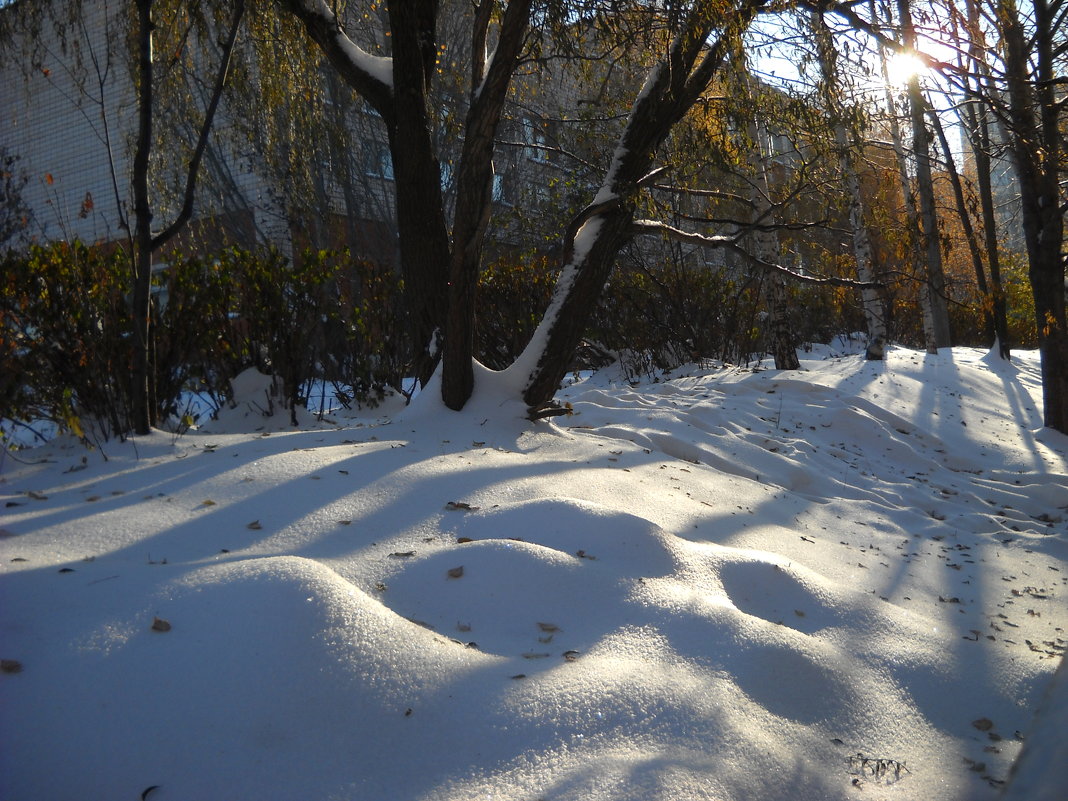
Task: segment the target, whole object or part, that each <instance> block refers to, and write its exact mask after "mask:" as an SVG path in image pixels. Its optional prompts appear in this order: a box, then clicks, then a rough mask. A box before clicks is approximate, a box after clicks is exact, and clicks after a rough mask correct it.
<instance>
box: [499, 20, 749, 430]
mask: <svg viewBox="0 0 1068 801" xmlns="http://www.w3.org/2000/svg"><path fill="white" fill-rule="evenodd" d="M764 2H765V0H743V2H742V3H741V5H740V6H739V7H736V8H735V9H733V10H731V11H724V10H723V9H722V8H721V7H720V4H719V3H716V2H712V0H703V1H702V2H697V3H694V4H692V5H691V6H690V7H689V11H687V12H686V15H685V18H684V19H682V20H681V24H680V28H679V33H678V34H676V35H675V37H674V39H673V40H672V42H671V45H670V47H669V48H668V51H667V52H666V54H665V55H664V57H663V59H662V60H661V61H660V62H659V63H657V64H656V65H655V66H654V67H653V68H652V70H651V71H650V72H649V75H648V77H647V78H646V82H645V86H644V87H643V88H642V91H641V92H640V93H639V95H638V97H637V99H636V100H635V101H634V104H633V106H632V107H631V112H630V116H629V118H628V120H627V124H626V126H625V127H624V130H623V133H622V134H621V136H620V139H619V143H618V144H617V146H616V149H615V154H614V157H613V159H612V166H611V167H610V168H609V171H608V174H607V176H606V177H605V181H604V183H603V185H602V187H601V190H600V191H599V192H598V193H597V196H596V197H595V198H594V200H593V202H591V203H590V204H589V205H588V206H587V207H586V208H585V209H584V210H583V211H582V212H580V213H579V214H578V215H577V216H576V217H575V219H574V220H572V222H571V224H570V225H569V226H568V231H567V234H566V236H565V238H564V242H565V258H564V267H563V271H562V272H561V274H560V278H559V280H558V281H557V284H556V288H555V290H554V292H553V298H552V300H551V302H550V304H549V308H548V310H547V311H546V313H545V316H544V317H543V318H542V321H541V323H540V324H539V325H538V328H537V330H536V331H535V332H534V336H533V338H532V339H531V341H530V343H529V344H528V345H527V347H526V348H525V349H524V351H523V353H522V354H520V356H519V358H518V359H517V360H516V362H515V363H514V364H513V365H512V366H511V367H510V368H508V369H509V371H513V370H514V371H518V372H520V373H522V374H523V375H525V380H524V390H523V399H524V400H525V401H526V402H527V404H528V405H529V406H530V407H531V408H532V409H534V408H538V407H541V406H544V405H546V404H548V403H550V402H551V400H552V396H553V394H554V393H555V392H556V389H557V388H558V387H559V386H560V381H561V380H562V379H563V377H564V375H565V374H566V373H567V368H568V365H569V362H570V360H571V357H572V354H573V353H574V352H575V348H576V347H577V345H578V343H579V340H580V338H581V336H582V332H583V330H584V329H585V327H586V323H587V322H588V320H589V318H590V315H591V314H592V313H593V309H594V308H595V306H596V302H597V300H598V299H599V297H600V294H601V291H602V289H603V288H604V284H605V281H607V279H608V275H609V273H610V272H611V269H612V265H613V263H614V261H615V257H616V254H617V253H618V252H619V249H620V248H621V247H622V246H623V244H624V243H625V242H626V241H628V239H629V238H630V237H631V236H632V224H633V222H634V211H635V204H636V198H637V195H638V192H639V191H640V189H641V188H642V186H644V184H645V183H646V182H649V181H651V180H652V179H653V177H654V176H653V175H651V174H650V167H651V165H652V163H653V159H654V157H655V155H656V152H657V150H658V149H659V147H660V145H661V144H662V143H663V141H664V139H665V138H666V137H667V136H668V134H669V133H670V132H671V129H672V128H673V127H674V125H675V124H676V123H677V122H678V121H679V120H680V119H682V117H683V116H684V115H685V114H686V112H687V111H688V110H689V109H690V108H691V107H692V106H693V104H694V103H695V102H696V101H697V98H698V97H699V96H700V94H701V92H703V91H704V90H705V89H706V88H707V87H708V85H709V83H710V82H711V80H712V78H713V76H714V75H715V74H716V72H717V71H718V70H719V69H720V67H721V66H722V65H723V63H724V61H725V60H726V58H727V57H728V54H729V53H730V52H731V50H732V49H733V48H735V47H736V46H737V44H738V42H739V37H740V35H741V33H742V32H743V31H745V30H746V29H747V28H748V27H749V23H750V22H751V21H752V19H753V17H754V16H756V13H757V11H758V10H759V9H760V8H761V7H762V6H763V4H764ZM717 27H718V28H719V31H718V33H717V35H716V38H715V39H711V38H710V37H711V36H712V32H713V30H714V29H715V28H717ZM695 65H696V66H695Z"/></svg>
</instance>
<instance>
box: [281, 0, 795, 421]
mask: <svg viewBox="0 0 1068 801" xmlns="http://www.w3.org/2000/svg"><path fill="white" fill-rule="evenodd" d="M284 5H285V7H286V8H287V9H288V10H289V11H290V12H292V13H293V14H294V15H296V16H297V17H298V18H299V19H301V21H302V22H303V23H304V26H305V30H306V31H307V33H308V35H309V36H310V37H311V38H312V39H313V40H314V41H315V42H316V43H317V44H318V45H319V47H320V48H321V50H322V52H323V53H324V55H325V56H326V58H327V59H328V61H329V62H330V64H331V65H332V67H333V68H334V69H335V70H337V72H338V74H339V75H340V76H341V77H342V78H343V79H344V80H345V81H346V82H347V83H348V84H349V85H350V86H351V87H353V88H354V89H355V90H356V91H358V92H359V93H360V94H361V95H362V96H363V97H364V98H365V99H366V100H367V102H369V103H370V104H371V105H372V106H373V107H374V108H375V109H376V110H377V111H378V113H379V114H381V116H382V117H383V119H384V121H385V123H386V125H387V128H388V129H389V132H390V133H389V137H390V146H391V150H392V152H393V157H394V171H395V178H396V191H397V201H396V202H397V216H398V227H399V233H400V241H401V247H402V253H401V259H402V265H403V269H404V272H405V279H406V282H407V284H408V285H409V286H410V287H411V290H412V292H413V297H412V303H413V306H414V308H415V309H416V316H417V320H416V324H415V330H416V332H417V337H420V338H421V341H425V342H427V343H428V346H427V349H426V360H425V361H426V363H427V364H428V366H429V365H431V364H432V358H433V355H434V347H433V345H432V344H431V339H432V338H433V337H434V336H435V335H436V332H437V335H440V332H441V331H442V327H444V343H443V344H444V364H443V376H442V393H443V399H444V400H445V403H446V405H448V406H449V407H450V408H453V409H459V408H462V406H463V404H464V403H465V402H466V400H467V398H468V397H469V396H470V394H471V391H472V387H473V378H472V372H471V358H472V342H473V337H472V331H473V321H474V287H475V278H476V276H477V268H478V266H479V264H480V261H481V258H482V249H483V243H484V237H485V232H486V226H487V224H488V219H489V209H490V202H491V199H492V176H493V167H492V158H493V144H494V137H495V134H496V132H497V130H498V128H499V125H500V121H501V113H502V110H503V108H504V102H505V99H506V98H507V96H508V91H509V87H510V85H511V81H512V79H513V77H514V74H515V70H516V66H517V65H518V64H519V62H520V57H521V54H522V52H523V48H524V47H525V46H526V45H527V44H528V34H529V33H530V32H531V21H532V18H536V19H538V20H545V19H548V18H552V17H553V16H554V15H555V18H556V19H566V18H567V16H568V13H567V8H566V7H565V5H564V4H562V3H555V4H552V3H550V4H548V5H546V6H539V7H538V8H534V7H533V5H532V3H531V2H530V0H511V2H509V3H507V4H506V5H505V6H503V9H501V10H499V11H498V10H496V4H494V3H491V2H489V0H484V1H483V2H480V3H476V4H475V6H474V11H473V15H472V17H471V22H470V27H469V31H470V40H471V42H472V46H471V58H470V65H469V68H470V104H469V107H468V111H467V116H466V121H465V124H464V126H463V146H462V152H461V155H460V159H459V165H458V167H457V169H456V171H455V172H456V180H457V205H456V210H455V212H454V215H453V220H452V225H451V226H449V225H447V224H446V222H445V218H444V206H443V204H442V202H441V191H440V187H439V182H438V174H439V172H438V164H437V160H436V158H435V153H434V150H433V146H432V142H431V137H430V135H429V123H428V118H427V110H426V104H427V98H428V85H429V84H430V82H431V80H432V78H433V76H434V69H433V68H434V65H435V64H434V62H435V59H436V57H437V49H438V45H437V40H436V29H437V28H436V23H437V21H438V18H439V14H440V11H441V9H440V7H439V4H438V3H436V2H431V1H430V0H414V1H413V2H400V1H399V0H394V1H393V2H389V3H387V4H386V8H387V11H388V20H389V26H390V30H389V34H390V36H389V39H390V42H391V48H392V50H391V53H390V55H389V56H376V55H373V54H372V53H370V52H369V51H368V50H365V49H363V48H361V47H359V46H358V45H357V44H356V43H355V42H353V41H352V40H351V39H350V38H349V37H348V35H347V34H346V33H345V32H344V29H343V26H342V21H341V20H339V19H338V18H337V17H336V16H335V14H334V12H333V10H332V9H331V8H330V7H329V6H328V5H327V4H326V3H324V2H319V0H285V1H284ZM615 5H616V6H618V5H619V4H615ZM763 7H764V0H740V1H739V2H738V3H736V4H734V5H730V6H726V5H723V4H721V3H718V2H710V1H709V0H704V1H703V2H691V3H675V2H668V3H664V4H662V5H661V4H656V3H654V4H643V3H638V4H637V5H636V6H635V8H634V9H633V10H634V11H635V15H634V16H635V18H641V19H643V20H645V21H646V22H647V23H648V24H651V25H652V30H654V31H658V32H659V33H658V34H657V35H658V40H657V41H658V45H657V47H658V48H660V50H659V53H660V55H659V56H658V58H657V59H656V61H655V63H654V64H653V66H652V67H651V69H650V70H649V72H648V75H647V77H646V79H645V84H644V87H643V88H642V89H641V91H640V92H639V93H638V95H637V97H636V98H635V100H634V102H633V104H632V106H631V109H630V113H629V115H628V117H627V122H626V124H625V126H624V127H623V129H622V131H621V133H620V134H619V137H618V139H617V141H616V143H615V146H614V150H613V156H612V159H611V164H610V166H609V168H608V171H607V174H606V175H605V177H604V180H603V181H602V183H601V185H600V188H599V190H598V191H597V192H596V194H595V196H594V197H593V199H592V200H590V201H589V202H588V203H587V204H586V205H585V206H584V208H582V209H581V210H580V211H579V212H578V213H577V214H576V215H575V216H574V217H573V219H572V220H571V221H570V223H569V224H568V226H567V228H566V230H565V231H564V232H563V233H562V235H561V236H560V240H561V242H562V247H561V251H562V253H563V257H562V259H561V261H562V271H561V277H560V280H559V282H558V284H557V287H556V290H555V293H554V296H553V299H552V302H551V303H550V306H549V308H548V310H547V311H546V314H545V316H544V318H543V320H542V323H541V325H540V326H539V327H538V330H537V332H536V333H535V335H534V337H533V339H532V341H531V343H530V344H529V345H528V347H527V348H526V350H525V351H524V353H523V354H522V355H521V356H520V358H519V359H518V360H517V362H516V363H515V364H513V365H512V367H511V368H509V370H510V371H512V372H513V374H515V375H517V376H519V378H518V383H519V385H520V386H522V394H523V397H524V399H525V400H526V401H527V403H528V404H529V405H530V406H531V407H532V409H535V410H537V409H540V408H541V407H544V406H545V405H546V404H548V403H549V402H550V401H551V399H552V395H553V393H554V392H555V391H556V388H557V387H558V385H559V382H560V380H561V379H562V377H563V375H564V374H565V372H566V369H567V366H568V363H569V359H570V357H571V354H572V352H573V351H574V348H575V347H576V345H577V344H578V341H579V339H580V337H581V335H582V331H583V328H584V326H585V323H586V321H587V319H588V318H589V314H590V312H591V310H592V308H593V307H594V305H595V304H596V301H597V298H598V296H599V294H600V291H601V288H602V287H603V285H604V283H605V281H606V279H607V277H608V275H609V273H610V271H611V268H612V265H613V263H614V260H615V257H616V254H617V253H618V252H619V250H620V248H621V247H622V246H623V245H624V244H625V243H626V242H628V241H629V240H630V239H631V238H632V237H633V236H634V235H635V233H637V232H647V231H650V230H654V229H656V230H660V231H664V230H667V228H668V227H667V226H657V225H652V224H650V223H649V221H642V223H641V224H638V225H636V224H635V223H636V220H635V210H636V208H637V203H638V199H639V196H640V195H641V193H642V192H643V191H644V190H645V189H647V188H648V187H650V186H651V185H652V184H653V183H654V181H655V179H656V177H657V176H658V175H659V174H660V172H661V171H660V170H658V169H654V168H653V165H654V161H655V159H656V156H657V153H658V151H659V150H660V148H661V146H662V145H663V144H664V142H665V140H666V138H667V137H668V135H669V134H670V132H671V131H672V129H673V127H674V126H675V125H676V124H677V123H678V122H679V121H680V120H682V119H683V117H684V116H685V115H686V114H687V112H688V111H689V109H690V108H691V107H692V106H693V105H694V103H695V102H696V101H697V100H698V99H699V98H700V97H701V94H702V93H703V92H704V91H705V89H706V88H707V87H708V85H709V83H710V82H711V81H712V79H713V78H714V77H715V76H716V74H717V73H718V72H719V71H720V70H721V69H722V68H723V67H724V66H725V65H726V64H727V63H728V62H729V60H730V59H731V58H732V56H734V55H735V54H736V53H737V51H738V46H739V43H740V37H741V35H742V33H743V32H744V31H745V30H746V28H747V27H748V25H749V23H750V22H751V21H752V20H753V18H754V17H755V16H756V14H757V13H758V12H759V11H761V10H762V8H763ZM613 10H614V11H617V12H618V11H619V9H618V8H615V7H613ZM565 27H566V26H565ZM537 33H538V34H539V35H544V33H545V31H544V30H539V31H537ZM491 35H492V37H493V38H495V48H494V49H493V51H492V53H493V54H492V57H487V56H485V55H484V53H485V52H486V48H485V45H486V44H487V43H488V42H489V40H490V38H491ZM450 234H451V236H450ZM730 243H731V244H735V245H736V244H737V242H736V240H730ZM716 244H719V245H721V246H725V245H727V244H728V240H727V239H724V240H723V241H720V242H717V243H716ZM758 261H762V260H759V259H758ZM770 266H774V265H770ZM443 321H444V326H442V323H443ZM426 375H427V373H426V371H424V373H423V377H426Z"/></svg>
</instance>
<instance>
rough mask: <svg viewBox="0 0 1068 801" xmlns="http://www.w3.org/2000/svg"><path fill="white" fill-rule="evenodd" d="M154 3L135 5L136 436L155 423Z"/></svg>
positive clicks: (143, 1) (133, 400) (133, 393)
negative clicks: (150, 189)
mask: <svg viewBox="0 0 1068 801" xmlns="http://www.w3.org/2000/svg"><path fill="white" fill-rule="evenodd" d="M154 28H155V23H154V22H153V20H152V0H137V82H138V83H137V145H136V150H135V151H134V159H133V196H134V235H133V246H134V253H133V259H134V285H133V315H132V316H133V329H134V338H133V342H134V363H133V375H132V377H131V378H132V391H131V405H132V415H133V420H132V421H131V422H132V424H133V429H134V432H135V433H137V434H141V435H145V434H148V433H149V431H150V430H151V429H152V426H153V424H154V423H155V420H154V419H153V417H154V415H153V410H154V407H155V404H154V403H153V402H152V386H151V385H152V378H151V377H152V358H151V356H152V354H151V344H150V343H151V334H152V205H151V203H150V202H149V198H148V157H149V153H150V152H151V150H152V82H153V75H152V34H153V30H154Z"/></svg>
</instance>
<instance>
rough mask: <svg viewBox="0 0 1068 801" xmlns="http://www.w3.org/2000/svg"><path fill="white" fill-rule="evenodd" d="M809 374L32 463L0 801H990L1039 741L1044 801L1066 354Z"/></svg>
mask: <svg viewBox="0 0 1068 801" xmlns="http://www.w3.org/2000/svg"><path fill="white" fill-rule="evenodd" d="M803 356H804V357H805V358H804V359H803V367H804V369H803V370H801V371H797V372H791V373H785V372H777V371H774V370H769V369H743V368H738V367H730V366H722V365H715V366H709V365H705V366H696V365H693V366H690V367H689V368H687V369H684V370H678V371H675V372H674V373H673V374H671V375H670V376H665V377H662V378H661V379H660V380H659V381H656V382H650V383H645V384H641V385H637V386H634V385H630V384H627V383H626V382H623V381H621V380H619V379H618V378H615V377H613V374H612V372H611V371H603V372H601V373H598V374H595V375H593V376H585V377H582V378H580V379H578V380H576V381H575V383H573V384H572V385H570V386H569V387H567V388H566V389H565V390H563V391H561V393H560V395H559V397H560V398H561V399H562V400H566V401H569V402H570V403H571V404H572V407H573V409H574V414H573V416H571V417H559V418H553V420H551V421H541V422H538V423H531V422H529V421H527V420H525V419H524V416H523V415H524V412H525V409H524V406H523V404H522V403H521V402H520V401H519V400H518V399H516V398H515V397H514V393H512V392H511V388H510V386H509V385H508V382H507V380H506V379H505V377H502V375H501V374H495V373H492V372H491V371H488V370H485V369H484V368H479V370H478V371H477V374H476V387H477V391H476V396H475V398H474V399H473V401H472V404H471V405H470V406H469V407H468V409H467V410H465V412H464V413H462V414H456V413H452V412H448V411H447V410H445V409H444V407H443V406H442V405H441V403H440V400H439V399H438V398H437V394H436V393H435V392H434V391H433V387H431V388H430V389H428V390H427V391H424V392H423V393H422V394H421V395H420V396H419V397H417V398H416V400H415V401H414V402H413V404H412V405H411V406H410V407H408V408H403V407H402V406H401V405H400V404H399V403H398V402H397V401H396V400H392V401H390V402H387V403H386V404H385V405H384V406H383V407H380V408H379V409H376V410H365V411H363V412H348V411H344V410H339V411H338V412H337V413H336V414H332V415H330V416H328V418H327V419H326V420H324V421H322V422H316V421H314V420H313V419H310V416H307V417H306V418H304V419H303V420H302V425H301V427H300V428H297V429H294V428H291V427H289V426H288V425H286V423H287V421H288V413H285V412H280V413H278V414H276V415H275V416H274V417H269V418H268V417H263V416H262V413H261V411H260V409H261V407H262V405H263V404H262V403H261V402H260V400H259V398H260V393H261V392H262V391H263V390H264V385H263V383H262V381H261V382H257V381H254V380H251V378H248V377H246V381H247V383H246V384H245V385H244V386H245V390H243V391H246V392H247V393H249V396H248V397H247V398H245V399H243V400H244V402H243V403H241V404H239V405H238V407H237V408H234V409H230V410H225V411H224V412H223V413H222V414H220V416H219V419H218V420H217V421H211V422H208V423H206V424H204V425H203V426H201V428H200V429H199V430H196V431H193V432H190V433H188V434H185V435H184V436H181V437H175V436H173V435H170V434H166V433H163V432H157V433H154V434H152V435H151V436H149V437H142V438H137V439H136V440H135V441H131V442H129V443H126V444H119V443H111V444H109V445H106V446H105V447H104V449H103V450H104V453H102V452H101V451H99V450H98V451H92V452H86V451H85V450H84V449H82V448H81V447H80V446H79V445H77V444H72V443H70V442H68V441H63V440H57V441H55V442H53V443H51V444H49V445H48V446H42V447H38V448H35V449H32V450H24V451H21V452H18V453H16V454H11V456H10V457H9V458H8V460H7V461H6V463H5V468H4V469H5V471H6V472H5V474H4V475H3V476H2V479H3V483H0V496H2V498H0V500H2V501H3V503H4V504H6V505H5V507H4V517H3V519H2V522H0V566H2V574H0V657H2V658H3V659H4V660H5V662H4V669H3V673H2V674H0V708H2V709H3V715H0V743H3V747H2V749H0V777H2V778H0V787H2V790H0V795H2V796H3V798H4V799H6V801H31V800H34V799H44V798H88V799H96V798H99V799H119V798H137V797H139V796H141V795H142V794H145V791H148V790H149V788H155V789H151V790H150V791H149V792H148V793H147V794H145V795H144V797H145V798H147V799H148V801H166V799H171V798H173V799H193V798H228V799H279V800H280V801H281V800H287V799H293V798H309V799H348V800H350V801H351V800H353V799H368V800H372V799H373V800H376V801H377V800H378V799H390V800H391V801H408V800H411V801H417V800H418V801H424V800H427V801H429V799H434V800H435V801H438V800H441V801H461V799H462V800H463V801H468V800H469V799H490V798H491V799H515V801H520V800H521V799H522V800H526V799H535V798H545V799H554V801H555V800H557V799H559V800H561V801H562V800H564V799H575V800H576V801H577V800H578V799H582V801H603V800H607V799H642V801H646V800H647V799H662V800H663V801H669V800H670V801H678V800H679V799H687V800H689V799H717V801H723V800H725V799H726V800H731V799H737V800H738V801H742V800H743V799H744V800H745V801H753V800H756V801H761V800H767V801H784V800H785V799H790V801H796V800H799V799H800V800H803V799H811V800H812V801H828V799H854V798H861V797H862V798H867V799H913V798H923V799H927V800H930V801H949V800H950V799H994V798H997V797H998V795H999V792H1000V790H999V782H1000V781H1001V780H1005V779H1007V778H1008V776H1009V770H1010V766H1011V765H1012V763H1013V761H1014V760H1015V758H1016V757H1017V756H1018V755H1019V753H1020V750H1021V747H1022V746H1023V741H1024V740H1025V739H1027V741H1028V746H1027V747H1028V750H1029V752H1031V754H1032V757H1031V758H1032V759H1033V760H1034V761H1033V763H1032V767H1030V768H1029V769H1028V770H1027V771H1026V772H1024V773H1023V774H1021V776H1020V777H1018V778H1017V779H1016V780H1014V785H1015V784H1016V783H1017V782H1020V781H1030V782H1031V785H1032V786H1025V787H1024V793H1025V794H1024V795H1018V796H1017V797H1028V798H1030V797H1036V798H1037V797H1040V796H1039V795H1038V792H1039V790H1035V789H1034V788H1033V785H1035V784H1036V783H1037V784H1038V785H1041V783H1042V777H1043V776H1044V775H1047V774H1055V771H1050V770H1048V768H1049V765H1051V764H1059V765H1061V766H1063V765H1064V764H1066V760H1065V758H1064V757H1065V755H1064V744H1063V739H1059V740H1058V739H1056V737H1055V736H1050V735H1046V736H1045V737H1038V736H1037V735H1036V737H1035V738H1033V739H1032V738H1030V733H1031V730H1032V721H1033V716H1034V714H1035V712H1036V709H1037V708H1038V707H1039V706H1040V704H1041V703H1042V699H1043V698H1044V696H1045V693H1046V692H1047V689H1048V688H1049V687H1050V684H1051V677H1052V675H1053V672H1054V670H1055V669H1056V667H1057V665H1058V663H1059V661H1060V660H1059V659H1058V658H1057V656H1058V655H1059V654H1060V652H1061V651H1062V650H1063V646H1064V627H1065V625H1066V624H1068V603H1066V600H1068V591H1066V587H1065V585H1066V580H1068V565H1066V557H1068V546H1066V543H1065V538H1066V522H1065V511H1064V509H1065V507H1068V477H1066V475H1065V447H1066V445H1068V441H1066V440H1065V438H1064V437H1063V436H1061V435H1059V434H1056V433H1054V432H1051V431H1048V430H1044V429H1042V428H1041V418H1040V414H1039V406H1038V398H1039V396H1040V386H1039V364H1038V357H1037V354H1034V353H1020V354H1016V356H1015V360H1014V362H1013V363H1012V364H1010V365H1005V364H1003V363H1000V362H998V361H997V360H996V359H993V358H991V357H990V356H989V355H988V354H985V353H984V352H982V351H978V350H968V349H959V348H958V349H954V350H952V351H950V350H944V351H942V352H940V353H939V354H938V355H926V354H922V353H917V352H913V351H909V350H905V349H900V348H895V349H891V350H890V351H889V354H888V360H887V361H886V362H885V363H879V362H866V361H864V359H863V357H862V356H858V355H843V354H842V352H841V351H840V350H831V349H829V348H825V347H824V348H816V349H814V350H813V351H812V352H811V353H806V354H803ZM105 454H106V458H105ZM16 459H17V460H18V461H15V460H16ZM157 621H158V622H157ZM153 626H155V629H164V630H154V628H153ZM1063 683H1064V682H1063V681H1062V682H1061V684H1062V685H1063ZM1059 697H1060V701H1057V702H1055V703H1054V706H1053V708H1054V710H1055V709H1056V708H1058V707H1056V703H1060V704H1061V706H1060V707H1059V708H1063V693H1061V695H1060V696H1059ZM1048 717H1049V716H1048V715H1047V718H1048ZM1039 725H1040V726H1041V725H1042V721H1041V720H1040V721H1039ZM1047 726H1048V723H1047ZM1049 730H1050V731H1053V732H1054V733H1055V735H1056V736H1059V732H1058V730H1057V729H1056V728H1055V727H1053V728H1051V729H1049ZM1038 731H1041V729H1039V730H1038ZM858 754H862V755H863V759H862V758H860V757H858V756H857V755H858ZM901 766H904V767H901ZM876 774H879V775H876ZM1041 797H1054V796H1041ZM1057 797H1059V796H1057Z"/></svg>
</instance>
